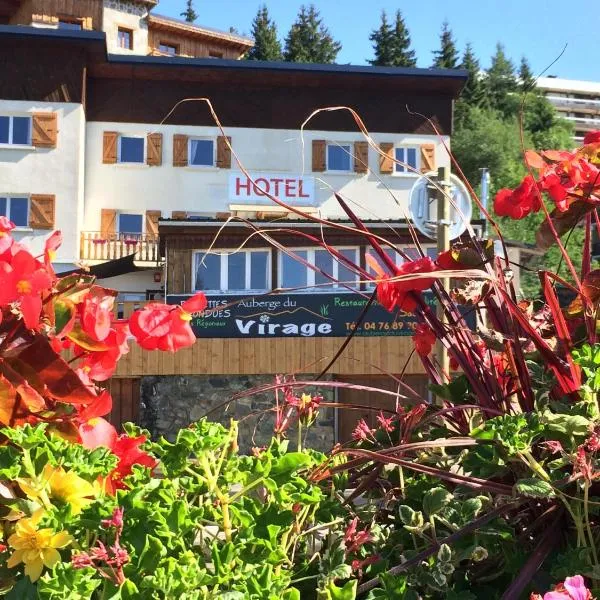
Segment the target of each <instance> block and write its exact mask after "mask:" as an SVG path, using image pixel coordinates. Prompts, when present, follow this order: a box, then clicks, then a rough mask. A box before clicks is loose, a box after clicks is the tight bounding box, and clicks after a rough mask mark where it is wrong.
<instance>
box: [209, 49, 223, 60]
mask: <svg viewBox="0 0 600 600" xmlns="http://www.w3.org/2000/svg"><path fill="white" fill-rule="evenodd" d="M208 58H223V53H222V52H215V51H214V50H210V51H209V52H208Z"/></svg>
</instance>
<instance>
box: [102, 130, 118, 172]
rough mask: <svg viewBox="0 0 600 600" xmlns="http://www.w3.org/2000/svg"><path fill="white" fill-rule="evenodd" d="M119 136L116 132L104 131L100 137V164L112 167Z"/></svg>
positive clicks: (115, 157) (114, 161)
mask: <svg viewBox="0 0 600 600" xmlns="http://www.w3.org/2000/svg"><path fill="white" fill-rule="evenodd" d="M118 141H119V134H118V133H117V132H116V131H105V132H104V135H103V137H102V163H103V164H105V165H112V164H115V163H116V162H117V143H118Z"/></svg>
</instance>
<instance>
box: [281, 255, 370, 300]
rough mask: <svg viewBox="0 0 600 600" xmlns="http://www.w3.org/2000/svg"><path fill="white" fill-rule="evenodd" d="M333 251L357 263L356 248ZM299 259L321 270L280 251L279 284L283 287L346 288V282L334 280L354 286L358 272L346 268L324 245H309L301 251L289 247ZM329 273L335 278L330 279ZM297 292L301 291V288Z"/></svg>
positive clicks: (326, 289) (319, 289)
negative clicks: (316, 246) (316, 269)
mask: <svg viewBox="0 0 600 600" xmlns="http://www.w3.org/2000/svg"><path fill="white" fill-rule="evenodd" d="M336 250H337V251H338V252H339V253H340V254H342V255H343V256H345V257H346V258H348V259H349V260H350V261H351V262H353V263H354V264H358V260H359V259H358V248H336ZM292 252H293V253H294V254H295V255H296V256H298V257H299V258H300V259H302V260H305V261H306V262H308V263H309V264H310V265H313V266H315V267H317V268H318V269H320V271H322V272H320V271H315V270H314V269H312V268H310V267H308V266H306V265H304V264H303V263H302V262H300V261H298V260H296V258H295V257H293V256H290V255H289V254H286V253H285V252H281V253H280V254H279V257H280V258H279V285H280V287H283V288H312V289H311V292H314V291H315V286H318V287H317V288H316V291H323V292H327V291H330V290H331V289H332V288H333V289H337V290H343V289H346V287H345V285H342V284H341V283H336V282H342V283H343V284H346V285H353V284H354V285H356V282H357V280H358V276H357V274H356V273H355V272H354V271H352V270H351V269H349V268H348V267H347V266H346V265H345V264H344V263H341V262H340V261H338V260H337V259H336V258H334V257H333V256H332V255H331V253H330V252H328V251H327V250H325V249H324V248H310V249H303V250H292ZM326 275H329V276H330V277H333V278H334V279H335V282H334V281H332V280H331V279H330V278H329V277H326ZM298 291H302V290H301V289H300V290H298Z"/></svg>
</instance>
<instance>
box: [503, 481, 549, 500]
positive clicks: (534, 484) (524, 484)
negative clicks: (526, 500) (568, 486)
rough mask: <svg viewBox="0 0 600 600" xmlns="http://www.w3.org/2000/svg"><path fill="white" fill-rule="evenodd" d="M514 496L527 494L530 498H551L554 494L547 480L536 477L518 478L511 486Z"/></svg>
mask: <svg viewBox="0 0 600 600" xmlns="http://www.w3.org/2000/svg"><path fill="white" fill-rule="evenodd" d="M513 491H514V493H515V495H516V496H528V497H530V498H553V497H554V496H555V495H556V494H555V493H554V489H553V488H552V486H551V485H550V484H549V483H548V482H547V481H543V480H542V479H538V478H537V477H532V478H530V479H519V481H517V483H515V485H514V487H513Z"/></svg>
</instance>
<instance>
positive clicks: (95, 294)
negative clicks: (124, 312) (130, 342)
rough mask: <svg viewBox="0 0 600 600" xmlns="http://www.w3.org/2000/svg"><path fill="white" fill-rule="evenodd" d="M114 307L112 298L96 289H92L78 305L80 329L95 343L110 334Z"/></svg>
mask: <svg viewBox="0 0 600 600" xmlns="http://www.w3.org/2000/svg"><path fill="white" fill-rule="evenodd" d="M114 305H115V298H114V296H109V295H107V294H106V293H105V292H104V290H102V289H101V288H97V287H93V288H92V289H91V290H90V292H89V293H88V295H87V296H86V297H85V298H84V300H83V302H82V303H81V304H80V305H79V310H80V321H81V327H82V328H83V330H84V331H85V332H86V333H87V334H88V335H89V336H90V337H91V338H92V339H94V340H96V341H97V342H102V341H103V340H105V339H106V337H107V336H108V334H109V332H110V327H111V324H112V311H113V308H114Z"/></svg>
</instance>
